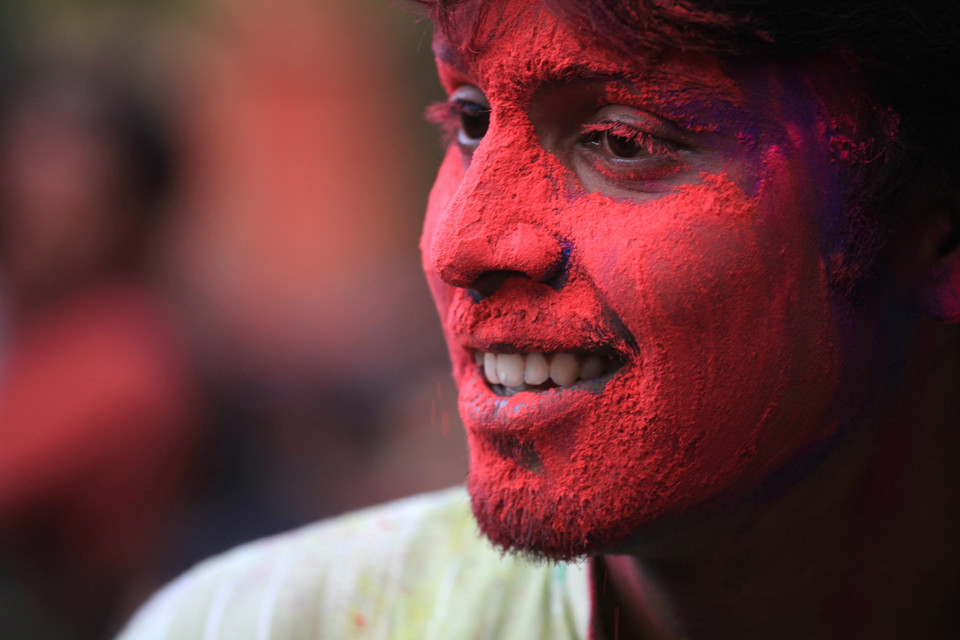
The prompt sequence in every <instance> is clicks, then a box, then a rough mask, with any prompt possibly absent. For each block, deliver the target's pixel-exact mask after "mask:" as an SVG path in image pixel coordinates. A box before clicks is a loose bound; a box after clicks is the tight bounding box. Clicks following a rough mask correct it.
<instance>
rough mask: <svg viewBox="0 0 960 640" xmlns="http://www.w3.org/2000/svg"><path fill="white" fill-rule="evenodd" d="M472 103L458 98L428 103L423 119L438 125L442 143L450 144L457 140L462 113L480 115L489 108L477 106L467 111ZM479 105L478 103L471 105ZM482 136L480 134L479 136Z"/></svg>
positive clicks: (461, 126)
mask: <svg viewBox="0 0 960 640" xmlns="http://www.w3.org/2000/svg"><path fill="white" fill-rule="evenodd" d="M470 105H473V103H468V102H465V101H460V100H441V101H440V102H435V103H433V104H431V105H429V106H428V107H427V108H426V111H425V112H424V119H425V120H426V121H427V122H429V123H431V124H434V125H437V126H438V127H440V131H441V133H442V135H443V144H444V145H445V146H446V145H450V144H452V143H454V142H456V141H457V137H458V135H459V133H460V130H461V129H462V128H463V117H464V115H473V116H477V115H482V114H489V113H490V110H489V109H484V108H482V107H481V108H479V109H474V111H476V113H472V114H471V113H469V106H470ZM473 106H476V107H479V106H480V105H473ZM481 137H482V136H481Z"/></svg>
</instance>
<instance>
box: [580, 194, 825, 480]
mask: <svg viewBox="0 0 960 640" xmlns="http://www.w3.org/2000/svg"><path fill="white" fill-rule="evenodd" d="M782 182H783V184H782V185H780V186H779V187H776V186H775V187H773V188H771V189H769V190H768V191H767V193H766V194H765V195H762V196H761V197H759V198H752V197H749V196H747V195H746V194H744V193H743V192H742V191H741V190H740V189H739V188H737V187H736V186H735V185H734V184H733V183H732V182H731V181H729V180H727V179H726V178H725V177H723V176H720V177H717V176H713V177H708V178H706V179H705V180H704V181H703V182H702V183H701V184H698V185H693V186H690V187H685V188H683V189H681V190H680V191H679V192H677V193H675V194H673V195H671V196H668V197H665V198H662V199H660V200H656V201H653V202H647V203H643V204H642V205H636V204H632V203H630V204H628V203H611V201H609V200H606V201H603V202H601V201H602V200H603V199H602V198H598V197H596V196H591V197H589V198H588V199H587V201H586V202H585V203H584V205H585V206H584V209H594V210H593V211H591V213H590V214H589V218H590V220H589V221H587V220H584V224H583V227H584V228H583V230H582V231H585V233H583V234H582V235H579V238H580V239H579V240H578V243H577V244H578V245H579V247H580V249H581V251H580V252H579V254H580V255H581V256H582V260H583V269H584V271H585V272H587V273H589V274H591V277H592V278H593V280H594V285H595V286H596V288H597V290H598V291H599V292H600V293H601V295H602V297H603V298H605V300H606V301H607V304H608V305H609V306H610V307H611V308H612V309H613V310H614V311H615V313H616V314H617V315H618V316H619V318H620V319H621V321H622V322H623V324H624V326H625V327H626V328H627V330H628V331H629V332H630V333H631V335H632V336H633V338H634V339H635V340H636V343H637V348H638V351H639V354H640V363H641V364H640V367H639V370H638V373H637V374H636V375H635V376H634V377H633V378H632V379H631V380H629V381H627V386H628V387H629V394H630V395H632V396H633V400H634V401H633V402H631V403H630V404H629V405H621V407H623V406H630V407H631V410H633V411H635V412H636V414H637V415H636V416H635V417H636V418H637V420H636V423H637V424H643V425H646V426H647V427H646V428H647V429H648V431H646V432H645V433H644V434H643V438H644V439H645V440H646V441H647V442H648V443H649V444H653V445H654V446H652V447H650V449H652V450H657V451H659V452H660V453H661V454H664V455H667V456H670V455H676V456H682V458H683V460H682V465H679V466H678V467H677V468H678V469H681V467H682V471H683V473H684V474H685V476H686V477H687V480H689V479H690V477H691V476H690V474H691V472H694V471H695V472H696V473H695V474H694V475H696V477H697V478H698V479H699V480H698V481H699V482H702V483H705V484H712V483H714V482H718V481H719V482H722V483H724V484H727V483H728V481H729V480H730V479H731V478H733V477H741V476H744V475H745V474H746V475H750V476H753V477H756V476H754V475H753V474H752V473H750V474H747V473H746V472H747V470H748V469H752V470H753V471H754V472H756V473H757V474H762V473H766V472H768V471H769V470H771V469H774V468H776V467H777V466H778V465H779V464H780V463H782V462H783V461H784V460H785V459H787V458H789V457H791V456H793V455H796V454H798V453H799V452H801V451H802V450H803V449H804V448H805V447H807V446H810V445H812V444H814V443H816V442H818V441H820V440H822V439H823V438H824V437H825V436H826V435H827V430H826V429H821V430H820V431H815V430H813V429H812V427H805V428H804V429H798V428H797V424H803V425H820V424H823V422H824V420H823V418H824V415H823V414H824V412H825V411H827V408H828V405H829V403H830V402H831V398H832V396H833V393H834V391H835V380H834V377H833V375H834V374H835V372H836V354H835V350H834V346H833V345H834V335H833V334H834V327H835V321H834V319H833V317H832V308H831V305H830V302H829V297H828V295H827V286H826V278H825V276H824V271H823V269H822V264H821V260H820V258H819V253H818V251H817V247H818V243H817V233H816V225H815V224H811V223H810V222H808V221H809V220H812V217H811V216H810V215H805V214H809V212H808V211H804V210H803V209H802V207H801V206H799V205H797V204H796V202H797V199H796V198H793V199H791V198H790V196H791V195H796V194H795V193H794V190H793V189H792V183H791V181H790V180H789V179H788V178H784V179H783V181H782ZM774 203H780V204H782V205H785V207H786V208H783V207H781V206H774ZM601 205H602V206H601ZM588 227H589V228H588ZM785 239H789V242H788V241H785ZM651 425H659V427H658V428H657V429H653V428H651ZM660 439H662V440H664V441H663V442H662V443H657V444H654V443H655V442H657V441H658V440H660ZM679 445H683V446H682V447H679ZM694 450H696V453H697V455H692V452H693V451H694ZM691 465H692V466H691ZM724 478H726V480H724Z"/></svg>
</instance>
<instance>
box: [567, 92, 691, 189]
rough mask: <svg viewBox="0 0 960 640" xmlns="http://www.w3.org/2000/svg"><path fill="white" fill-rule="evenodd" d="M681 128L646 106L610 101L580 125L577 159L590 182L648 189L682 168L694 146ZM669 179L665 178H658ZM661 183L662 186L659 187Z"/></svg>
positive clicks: (579, 168)
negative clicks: (611, 102) (636, 106)
mask: <svg viewBox="0 0 960 640" xmlns="http://www.w3.org/2000/svg"><path fill="white" fill-rule="evenodd" d="M685 141H686V137H685V136H684V135H683V134H682V133H681V132H680V130H679V128H678V127H676V126H674V125H672V124H671V123H669V122H667V121H665V120H663V119H662V118H658V117H656V116H653V115H651V114H648V113H647V112H645V111H642V110H639V109H635V108H632V107H628V106H624V105H608V106H605V107H603V108H602V109H600V110H599V111H597V112H596V113H594V115H593V116H592V117H591V118H590V119H589V120H588V121H587V124H586V125H583V126H581V127H580V132H579V136H578V145H577V146H578V148H579V151H578V152H577V153H576V154H575V157H576V159H575V161H574V162H575V165H576V166H577V167H578V169H577V171H578V172H580V177H581V180H582V181H584V183H585V184H596V185H598V186H597V188H600V187H599V183H597V182H595V181H594V179H593V178H591V177H590V176H595V178H596V179H597V180H601V181H602V182H603V183H606V184H608V185H616V186H619V187H623V188H626V189H631V190H638V191H648V190H650V189H653V188H655V185H657V184H658V182H657V181H660V180H662V179H665V178H668V177H669V176H671V175H674V174H677V173H680V172H681V171H682V170H683V169H684V168H685V167H686V166H687V165H686V159H687V157H688V151H689V149H690V146H688V144H687V143H686V142H685ZM659 184H664V183H659ZM656 188H659V187H656Z"/></svg>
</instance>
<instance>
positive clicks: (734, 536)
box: [422, 0, 960, 640]
mask: <svg viewBox="0 0 960 640" xmlns="http://www.w3.org/2000/svg"><path fill="white" fill-rule="evenodd" d="M489 5H490V7H489V12H488V14H487V18H486V19H485V20H484V21H483V22H482V23H481V24H479V25H478V37H477V38H476V39H475V41H474V42H472V43H471V44H470V46H466V43H463V42H457V41H451V40H450V39H449V38H448V37H447V36H445V35H443V34H442V33H441V34H440V35H438V37H437V40H436V42H435V50H436V52H437V64H438V69H439V72H440V77H441V81H442V82H443V84H444V87H445V89H446V90H447V92H448V94H449V95H450V102H449V104H448V105H447V107H446V110H445V111H444V109H443V108H441V109H440V110H439V112H441V114H442V113H446V116H443V115H441V118H445V122H446V124H447V125H448V126H449V128H450V130H451V132H452V133H453V134H454V135H455V136H456V139H455V141H454V142H453V143H452V144H451V145H450V149H449V151H448V154H447V157H446V160H445V161H444V164H443V166H442V167H441V169H440V174H439V176H438V179H437V183H436V185H435V187H434V190H433V193H432V195H431V200H430V205H429V208H428V213H427V218H426V223H425V227H424V235H423V240H422V247H423V250H424V266H425V269H426V271H427V276H428V280H429V282H430V285H431V288H432V291H433V294H434V297H435V299H436V301H437V306H438V309H439V311H440V315H441V318H442V321H443V326H444V332H445V335H446V338H447V342H448V345H449V347H450V352H451V357H452V359H453V364H454V374H455V377H456V379H457V382H458V385H459V388H460V409H461V414H462V415H463V418H464V423H465V426H466V428H467V432H468V437H469V441H470V448H471V471H470V478H469V488H470V491H471V496H472V500H473V508H474V513H475V515H476V516H477V519H478V522H479V524H480V527H481V529H482V530H483V532H484V533H485V534H486V535H487V536H488V537H489V538H490V539H491V540H492V541H494V542H495V543H497V544H499V545H500V546H502V547H504V548H505V549H509V550H517V551H520V552H524V553H531V554H534V555H539V556H546V557H550V558H557V559H566V558H574V557H583V556H589V557H592V558H594V563H593V568H594V571H595V584H594V588H595V594H594V596H595V605H596V611H595V613H596V614H598V615H596V617H595V624H596V626H597V629H596V631H598V632H602V633H603V634H605V636H606V637H618V638H620V639H621V640H625V639H627V638H639V637H642V638H709V639H717V638H737V639H741V640H746V639H749V638H764V639H768V638H871V639H879V638H906V637H920V638H939V637H949V635H950V632H951V630H953V629H955V628H956V623H957V620H956V618H957V616H956V614H954V613H952V612H951V605H953V604H954V599H955V593H956V587H957V579H958V576H960V571H958V569H960V552H958V551H957V545H956V540H958V539H960V537H958V535H960V522H958V517H957V514H956V512H957V510H956V505H957V504H958V497H960V496H958V495H957V494H958V487H960V478H958V473H960V471H958V465H957V464H956V458H957V454H958V452H960V442H958V435H957V432H956V429H955V427H956V426H957V415H958V410H960V406H958V405H960V393H957V387H958V384H960V370H958V364H960V363H958V357H960V343H958V334H957V327H956V325H955V324H952V322H954V321H956V320H958V319H960V308H958V303H957V300H958V298H960V255H958V252H957V251H956V249H955V247H954V243H953V242H952V241H951V238H952V237H953V234H954V233H955V232H956V231H957V225H958V224H960V217H958V214H960V208H958V207H957V196H956V193H955V190H954V188H953V186H952V185H944V184H941V183H936V184H935V185H934V187H933V188H925V189H923V192H922V194H921V193H918V194H917V195H916V197H913V198H909V199H905V202H908V203H909V204H908V205H905V206H904V209H905V212H908V215H904V216H903V217H902V220H903V221H902V223H901V224H899V225H898V227H897V229H896V230H895V231H896V232H895V233H894V234H893V235H892V239H891V240H890V241H889V242H888V243H887V244H886V245H885V246H884V247H883V248H882V249H881V250H878V251H877V252H876V253H875V254H871V255H870V256H868V257H859V258H854V257H852V256H851V252H852V250H853V249H852V247H853V246H854V238H853V237H852V236H851V231H850V229H851V227H852V225H850V224H847V222H848V221H849V219H850V218H849V216H851V215H852V212H851V203H850V202H849V201H848V200H846V199H845V194H846V193H848V192H847V191H846V186H847V183H846V182H845V179H846V178H845V175H846V174H845V173H844V171H845V168H846V167H845V166H844V162H845V161H844V160H842V159H840V158H839V157H838V156H837V154H836V148H837V145H838V144H839V145H841V146H842V145H843V144H844V142H845V141H846V142H849V141H850V139H851V136H854V135H855V133H853V132H851V131H847V130H845V129H844V127H843V125H842V124H837V123H844V122H850V121H856V120H857V119H858V118H859V117H861V116H862V114H861V113H859V112H858V111H857V107H856V103H855V101H853V100H851V99H850V98H851V96H852V95H853V92H854V91H857V90H859V86H858V81H857V78H856V75H855V73H854V72H853V70H852V69H850V68H847V67H845V66H844V65H843V64H837V61H836V59H835V57H833V56H822V57H819V58H818V57H811V58H808V59H804V60H794V61H792V62H789V63H779V64H774V63H770V62H761V61H756V60H738V61H735V62H726V63H721V62H720V61H719V60H717V59H713V58H709V57H706V56H701V55H691V54H680V53H678V52H676V51H659V52H653V51H651V52H650V55H649V56H647V57H630V56H627V55H626V54H624V53H621V52H617V51H613V50H611V49H609V48H607V47H605V46H604V45H603V44H602V43H601V42H599V41H598V40H594V39H591V38H589V37H588V36H584V35H583V34H582V33H580V34H578V33H575V32H574V31H573V30H572V29H571V28H569V27H568V26H566V25H565V24H563V23H561V22H560V21H558V20H557V19H556V18H555V17H554V16H553V15H552V14H550V13H548V12H546V11H545V10H543V8H542V7H541V6H540V5H539V3H529V2H521V1H520V0H496V1H494V2H490V3H489ZM477 43H479V45H478V44H477ZM883 134H884V135H891V136H893V135H896V132H895V131H893V130H890V131H886V132H883ZM856 135H862V134H861V133H859V132H857V133H856ZM854 142H857V140H854ZM918 191H919V190H918ZM868 261H869V262H868ZM851 273H852V274H853V275H851ZM851 280H853V281H855V284H856V285H857V291H858V292H859V293H858V297H857V299H856V300H855V301H854V300H853V298H852V296H851V293H850V291H851V286H849V285H850V284H851ZM516 354H520V355H521V356H522V357H518V356H517V355H516ZM530 354H545V358H544V360H543V361H540V360H539V356H534V360H533V363H534V365H538V366H542V362H546V363H547V365H550V366H552V363H553V360H554V359H555V357H556V354H572V357H571V356H564V358H566V359H567V360H569V361H570V362H576V363H577V364H576V365H571V364H569V363H568V364H567V365H565V366H569V367H572V369H569V370H567V371H559V370H558V371H557V372H552V373H551V378H550V380H553V383H551V382H550V380H547V381H546V382H544V381H543V380H542V376H541V377H537V376H536V375H534V379H535V380H536V382H535V383H531V382H530V380H527V381H526V383H524V382H523V377H522V376H521V377H520V378H518V377H517V375H518V371H519V372H523V369H522V367H527V370H528V371H529V369H530V367H531V355H530ZM504 355H506V356H509V357H508V358H506V359H503V360H501V357H502V356H504ZM591 360H592V362H591ZM590 367H593V370H592V371H591V372H590V373H589V374H588V373H586V371H587V369H589V368H590ZM570 371H573V374H570ZM554 373H555V375H554ZM577 374H579V375H580V376H581V377H582V379H581V380H579V381H576V382H575V380H576V378H577Z"/></svg>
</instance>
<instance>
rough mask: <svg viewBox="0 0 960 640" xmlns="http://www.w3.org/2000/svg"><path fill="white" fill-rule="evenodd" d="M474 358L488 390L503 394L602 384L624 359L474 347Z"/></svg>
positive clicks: (593, 354)
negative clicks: (487, 349) (501, 350)
mask: <svg viewBox="0 0 960 640" xmlns="http://www.w3.org/2000/svg"><path fill="white" fill-rule="evenodd" d="M473 360H474V363H475V364H476V366H477V368H478V369H479V370H480V374H481V376H482V377H483V379H484V380H485V381H486V383H487V386H488V387H489V388H490V390H491V391H492V392H493V393H494V394H496V395H498V396H504V397H510V396H514V395H516V394H518V393H522V392H525V391H527V392H533V393H543V392H545V391H549V390H551V389H557V388H561V389H575V388H586V387H591V386H595V385H596V384H598V383H600V384H602V383H603V382H604V381H605V380H607V379H609V378H612V377H613V376H614V375H615V374H616V373H617V371H619V370H620V369H621V368H622V367H623V365H624V361H623V360H622V359H620V358H618V357H615V356H609V355H603V354H600V353H571V352H561V353H542V352H530V353H496V352H490V351H482V350H479V349H478V350H475V351H474V352H473Z"/></svg>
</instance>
